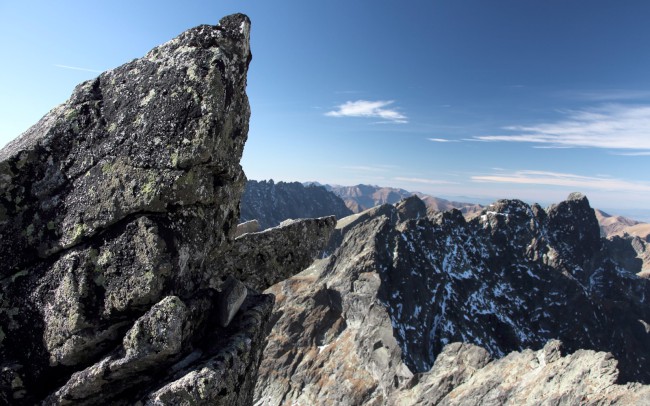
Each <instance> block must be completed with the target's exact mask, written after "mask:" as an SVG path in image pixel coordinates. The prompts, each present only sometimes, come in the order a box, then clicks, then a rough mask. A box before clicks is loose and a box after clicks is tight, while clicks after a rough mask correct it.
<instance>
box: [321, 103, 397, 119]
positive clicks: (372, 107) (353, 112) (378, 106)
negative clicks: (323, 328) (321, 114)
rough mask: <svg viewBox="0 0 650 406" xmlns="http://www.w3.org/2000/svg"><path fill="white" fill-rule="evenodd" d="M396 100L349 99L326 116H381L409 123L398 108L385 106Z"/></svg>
mask: <svg viewBox="0 0 650 406" xmlns="http://www.w3.org/2000/svg"><path fill="white" fill-rule="evenodd" d="M393 103H394V101H392V100H388V101H383V100H378V101H369V100H357V101H348V102H345V103H343V104H341V105H339V106H337V109H336V110H332V111H328V112H327V113H325V115H326V116H330V117H370V118H381V119H383V120H385V121H387V122H391V123H398V124H404V123H408V121H407V117H406V116H405V115H403V114H402V113H400V112H399V111H397V110H396V109H388V108H385V107H386V106H389V105H391V104H393Z"/></svg>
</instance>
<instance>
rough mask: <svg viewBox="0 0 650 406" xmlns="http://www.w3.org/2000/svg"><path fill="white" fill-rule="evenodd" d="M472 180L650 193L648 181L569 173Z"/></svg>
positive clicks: (501, 175)
mask: <svg viewBox="0 0 650 406" xmlns="http://www.w3.org/2000/svg"><path fill="white" fill-rule="evenodd" d="M471 179H472V181H474V182H480V183H486V182H487V183H510V184H520V185H521V184H526V185H549V186H562V187H570V188H573V189H576V190H582V189H592V190H601V191H609V192H614V191H615V192H643V193H650V183H642V182H631V181H626V180H623V179H615V178H611V177H606V176H598V177H592V176H580V175H574V174H570V173H558V172H547V171H531V170H522V171H516V172H512V173H502V172H500V173H496V174H491V175H478V176H472V177H471Z"/></svg>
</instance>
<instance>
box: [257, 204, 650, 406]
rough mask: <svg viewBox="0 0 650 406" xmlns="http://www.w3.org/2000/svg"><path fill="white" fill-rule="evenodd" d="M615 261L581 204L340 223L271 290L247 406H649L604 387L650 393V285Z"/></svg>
mask: <svg viewBox="0 0 650 406" xmlns="http://www.w3.org/2000/svg"><path fill="white" fill-rule="evenodd" d="M610 249H611V247H610V242H609V241H608V240H606V239H602V238H601V237H600V230H599V226H598V222H597V220H596V217H595V215H594V211H593V209H592V208H591V207H590V205H589V202H588V200H587V198H586V197H585V196H583V195H581V194H572V195H570V196H569V198H568V199H567V200H565V201H563V202H561V203H559V204H557V205H554V206H552V207H550V208H548V209H546V210H544V209H542V208H541V207H540V206H538V205H532V206H530V205H528V204H525V203H523V202H521V201H518V200H501V201H498V202H496V203H494V204H492V205H490V206H489V207H487V208H486V209H485V210H483V212H482V213H481V214H480V215H479V216H477V217H475V218H473V219H472V220H469V221H468V220H466V219H465V218H464V217H463V216H462V214H461V212H460V211H457V210H452V211H448V212H444V213H437V214H429V215H427V210H426V207H425V204H424V203H423V202H422V201H421V200H420V199H419V198H417V197H411V198H409V199H406V200H403V201H402V202H400V203H398V204H397V205H395V206H392V205H383V206H380V207H377V208H374V209H370V210H368V211H365V212H362V213H360V214H356V215H353V216H350V217H347V218H344V219H342V220H339V222H338V223H337V226H336V230H335V232H334V235H333V237H332V241H331V242H330V246H329V247H328V252H329V253H330V255H329V256H327V257H325V258H322V259H319V260H317V261H316V262H314V263H313V264H312V265H311V266H310V267H309V268H308V269H306V270H305V271H303V272H302V273H300V274H298V275H296V276H294V277H291V278H289V279H288V280H286V281H284V282H281V283H279V284H277V285H274V286H273V287H271V288H270V289H269V290H268V291H267V292H269V293H272V294H274V295H275V297H276V304H275V307H274V310H273V316H272V318H273V320H272V321H273V323H274V327H273V329H272V331H271V335H270V337H269V341H268V344H267V346H266V348H265V349H264V354H263V360H262V364H261V366H260V375H259V378H258V382H257V385H256V389H255V398H256V400H257V401H258V404H260V405H262V404H264V405H285V404H300V405H308V404H332V405H333V404H346V405H360V404H372V405H384V404H423V405H424V404H427V405H428V404H438V403H440V404H502V403H508V404H539V403H542V400H544V401H547V402H548V404H578V403H610V402H621V403H623V404H625V403H626V402H628V401H632V400H634V399H640V397H641V398H643V396H645V397H644V398H643V399H645V400H646V401H647V400H648V399H649V398H648V394H647V389H646V387H645V386H640V385H638V384H636V385H632V384H630V385H627V386H614V383H622V382H630V381H637V382H645V383H647V382H648V381H650V374H649V372H648V371H650V359H648V356H647V354H649V353H650V352H649V351H650V333H649V331H650V328H649V327H648V326H649V324H648V322H649V321H650V307H649V306H648V302H647V300H648V299H647V298H648V297H650V284H649V283H648V281H647V280H646V279H642V278H639V277H638V276H637V275H636V273H637V272H638V271H639V268H640V264H639V263H638V262H621V261H618V260H617V259H616V258H611V256H610V255H609V252H610ZM554 339H559V340H561V342H562V344H561V345H560V344H559V342H556V344H552V343H553V341H551V344H549V341H550V340H554ZM459 343H464V344H459ZM479 347H480V348H479ZM560 347H561V348H562V350H561V351H560ZM531 349H532V350H536V351H537V352H533V351H532V350H531ZM517 351H523V352H522V353H516V352H517ZM508 354H509V355H508ZM611 354H613V356H614V357H615V358H616V359H617V360H618V363H617V361H615V360H614V359H613V358H612V355H611ZM626 392H629V393H627V394H626ZM610 395H611V397H608V396H610ZM628 395H629V397H628V398H625V397H624V396H628ZM626 399H627V400H626Z"/></svg>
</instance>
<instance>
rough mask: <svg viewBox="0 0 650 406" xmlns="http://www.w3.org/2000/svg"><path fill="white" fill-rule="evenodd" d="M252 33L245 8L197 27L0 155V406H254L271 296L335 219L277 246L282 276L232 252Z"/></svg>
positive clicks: (83, 93)
mask: <svg viewBox="0 0 650 406" xmlns="http://www.w3.org/2000/svg"><path fill="white" fill-rule="evenodd" d="M249 35H250V21H249V19H248V17H246V16H245V15H242V14H235V15H231V16H228V17H225V18H223V19H222V20H221V21H220V22H219V24H218V25H215V26H210V25H202V26H199V27H196V28H193V29H190V30H188V31H186V32H184V33H183V34H181V35H180V36H178V37H177V38H175V39H173V40H171V41H169V42H167V43H165V44H163V45H161V46H159V47H156V48H154V49H153V50H151V51H150V52H149V53H148V54H147V55H145V56H144V57H143V58H141V59H137V60H134V61H132V62H129V63H127V64H125V65H122V66H120V67H118V68H115V69H113V70H110V71H107V72H104V73H102V74H101V75H99V76H98V77H97V78H95V79H93V80H90V81H88V82H85V83H82V84H80V85H79V86H77V88H76V89H75V90H74V92H73V94H72V96H71V97H70V99H69V100H68V101H67V102H65V103H64V104H62V105H60V106H58V107H56V108H54V109H52V111H50V112H49V113H48V114H47V115H46V116H45V117H44V118H43V119H41V120H40V121H39V122H38V123H37V124H36V125H35V126H33V127H32V128H30V129H29V130H28V131H27V132H25V133H24V134H23V135H22V136H20V137H19V138H18V139H16V140H14V141H13V142H11V143H10V144H9V145H7V146H6V147H5V148H4V149H2V150H0V283H1V284H2V289H0V304H1V305H0V403H2V404H34V403H37V402H40V401H43V400H45V403H46V404H99V403H114V404H134V403H137V402H142V403H151V404H185V403H188V402H189V403H191V404H227V405H235V404H250V403H251V401H252V393H253V392H252V391H253V386H254V384H255V380H256V376H257V368H258V365H259V360H260V353H261V350H262V348H263V347H264V342H265V339H266V334H267V333H266V331H267V328H266V325H267V322H268V320H269V319H270V312H271V309H272V306H273V298H272V297H271V296H270V295H264V294H260V293H259V292H258V291H261V290H263V289H266V288H267V287H268V286H269V285H268V284H267V285H265V284H264V281H265V280H268V281H272V282H276V281H277V280H279V278H283V277H286V276H287V275H288V274H289V273H291V272H293V273H296V272H298V271H299V270H300V268H301V266H302V263H305V266H306V264H308V263H309V262H311V259H312V257H311V255H316V254H317V251H318V249H319V248H318V244H320V245H321V246H324V245H325V244H326V242H327V241H326V237H327V235H328V233H329V232H331V230H332V228H333V226H334V224H333V221H329V222H328V221H324V223H323V224H320V226H319V227H315V228H314V227H312V228H310V227H309V226H306V227H301V226H294V227H293V228H292V229H291V230H290V231H286V230H287V229H286V228H280V229H278V230H276V231H275V232H274V233H273V235H272V236H267V241H265V245H264V247H263V253H264V255H266V257H265V258H267V259H268V260H269V261H271V262H272V263H274V264H276V265H277V266H276V267H275V268H270V267H269V268H266V269H265V270H264V271H265V272H277V273H278V274H277V275H273V274H269V275H265V276H264V277H263V278H258V277H256V276H255V275H252V274H251V273H256V272H258V270H257V269H254V268H252V267H250V266H238V263H237V261H235V262H233V261H232V260H227V259H226V256H227V255H232V254H233V251H234V250H237V246H236V245H234V244H235V243H234V236H235V232H236V226H237V221H238V219H239V200H240V196H241V194H242V191H243V188H244V184H245V182H246V178H245V176H244V173H243V171H242V168H241V166H240V164H239V161H240V158H241V155H242V151H243V147H244V143H245V141H246V138H247V134H248V121H249V116H250V108H249V104H248V99H247V96H246V92H245V89H246V74H247V70H248V65H249V62H250V61H251V52H250V45H249ZM328 230H329V231H328ZM285 233H286V234H287V236H290V237H286V238H290V240H289V241H292V245H290V246H286V245H285V244H286V242H287V239H286V238H285ZM310 233H314V235H311V234H310ZM271 237H273V238H271ZM274 238H277V239H276V240H274ZM274 241H275V242H274ZM273 244H276V245H277V246H278V249H277V250H274V249H273V248H272V247H273ZM321 248H322V247H321ZM276 253H281V254H282V255H283V257H282V258H280V259H277V260H276V258H274V257H273V255H275V254H276ZM247 255H250V256H252V257H259V255H260V252H258V251H256V249H255V247H254V246H247V249H246V252H238V254H237V258H238V259H239V260H241V261H243V262H244V263H247V264H253V263H254V261H252V260H249V259H247V258H246V257H247ZM294 259H296V261H294ZM300 261H302V262H300ZM298 262H300V263H298ZM235 268H236V273H235ZM293 273H291V274H293ZM238 279H239V280H238ZM241 280H243V281H244V283H242V281H241ZM253 280H255V281H257V282H259V283H255V284H253V285H251V284H248V286H246V285H245V284H246V281H253Z"/></svg>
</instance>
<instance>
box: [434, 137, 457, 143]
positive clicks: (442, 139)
mask: <svg viewBox="0 0 650 406" xmlns="http://www.w3.org/2000/svg"><path fill="white" fill-rule="evenodd" d="M427 140H429V141H432V142H459V141H458V140H450V139H447V138H427Z"/></svg>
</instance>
